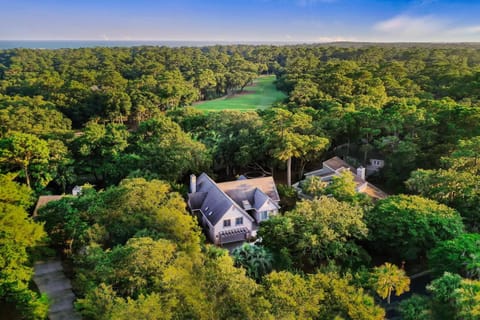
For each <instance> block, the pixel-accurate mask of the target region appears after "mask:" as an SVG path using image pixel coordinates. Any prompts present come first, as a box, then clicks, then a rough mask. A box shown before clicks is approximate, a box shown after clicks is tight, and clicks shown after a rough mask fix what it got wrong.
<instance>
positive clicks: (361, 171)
mask: <svg viewBox="0 0 480 320" xmlns="http://www.w3.org/2000/svg"><path fill="white" fill-rule="evenodd" d="M357 177H359V178H360V179H362V180H365V168H364V167H362V166H360V167H358V168H357Z"/></svg>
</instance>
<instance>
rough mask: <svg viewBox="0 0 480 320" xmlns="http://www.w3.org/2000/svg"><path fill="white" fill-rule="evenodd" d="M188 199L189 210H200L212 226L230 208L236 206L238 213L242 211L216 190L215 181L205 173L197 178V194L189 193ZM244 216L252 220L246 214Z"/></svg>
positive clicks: (220, 191) (223, 193) (226, 196)
mask: <svg viewBox="0 0 480 320" xmlns="http://www.w3.org/2000/svg"><path fill="white" fill-rule="evenodd" d="M198 193H200V196H197V195H196V194H198ZM188 198H189V204H190V209H192V210H198V209H200V210H202V212H203V213H204V214H205V216H206V218H207V219H208V221H210V223H211V224H212V225H216V224H217V222H218V221H220V220H221V219H222V217H223V216H224V215H225V213H226V212H227V211H228V210H229V209H230V208H231V207H232V206H236V207H237V208H238V209H240V211H243V209H242V208H241V207H239V206H238V204H236V203H235V202H234V201H232V199H230V197H229V196H228V195H227V194H225V192H223V191H222V190H220V188H218V186H217V184H216V183H215V181H213V180H212V179H210V177H209V176H208V175H207V174H206V173H202V174H201V175H200V176H199V177H198V178H197V192H195V193H193V194H192V193H190V194H189V195H188ZM202 198H203V201H202ZM245 214H246V216H247V217H248V218H249V219H251V220H253V219H252V218H251V217H250V216H249V215H248V214H247V213H245Z"/></svg>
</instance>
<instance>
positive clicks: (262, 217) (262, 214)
mask: <svg viewBox="0 0 480 320" xmlns="http://www.w3.org/2000/svg"><path fill="white" fill-rule="evenodd" d="M267 219H268V211H262V212H260V220H267Z"/></svg>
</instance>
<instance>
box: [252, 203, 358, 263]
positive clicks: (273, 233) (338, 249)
mask: <svg viewBox="0 0 480 320" xmlns="http://www.w3.org/2000/svg"><path fill="white" fill-rule="evenodd" d="M258 234H259V236H260V237H261V238H262V245H264V246H265V247H266V248H268V249H270V250H271V251H272V252H273V253H274V254H275V255H276V256H277V259H279V260H285V259H286V261H285V262H286V263H288V264H293V266H295V267H297V268H301V269H303V270H311V269H312V268H316V267H319V266H320V265H321V264H322V263H325V262H326V261H329V260H331V261H333V260H338V261H344V262H345V260H350V261H351V262H353V261H354V259H353V257H355V256H357V255H359V250H360V248H359V247H358V246H357V245H356V244H355V240H360V239H364V238H366V236H367V228H366V225H365V223H364V221H363V211H362V209H360V208H358V207H355V206H352V205H351V204H349V203H346V202H339V201H337V200H335V199H334V198H328V197H320V198H317V199H314V200H311V201H309V200H304V201H301V202H299V203H298V204H297V206H296V208H295V209H294V210H292V211H290V212H287V213H286V214H285V215H284V216H278V217H273V218H271V219H269V220H267V221H264V222H262V224H261V226H260V230H259V231H258Z"/></svg>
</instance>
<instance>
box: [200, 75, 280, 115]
mask: <svg viewBox="0 0 480 320" xmlns="http://www.w3.org/2000/svg"><path fill="white" fill-rule="evenodd" d="M274 81H275V76H266V77H260V78H257V79H256V80H254V85H253V86H248V87H245V91H249V92H252V93H246V94H239V95H235V96H232V97H226V98H220V99H215V100H210V101H205V102H201V103H198V104H196V105H195V108H197V109H199V110H202V111H220V110H226V109H228V110H240V111H247V110H256V109H265V108H268V107H271V106H272V104H273V103H274V102H277V101H280V100H282V99H284V98H285V97H286V95H285V94H284V93H283V92H281V91H278V90H277V89H276V88H275V85H274V84H273V82H274Z"/></svg>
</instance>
